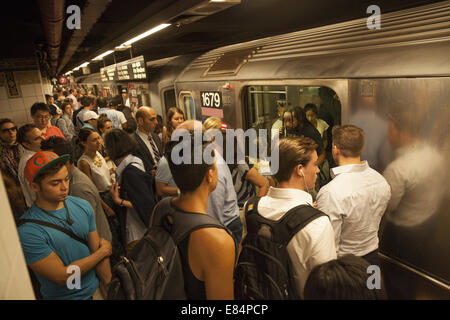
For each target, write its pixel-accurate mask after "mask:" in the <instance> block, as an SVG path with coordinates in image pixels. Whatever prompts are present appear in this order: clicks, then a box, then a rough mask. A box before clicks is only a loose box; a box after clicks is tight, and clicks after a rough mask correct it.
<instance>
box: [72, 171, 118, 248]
mask: <svg viewBox="0 0 450 320" xmlns="http://www.w3.org/2000/svg"><path fill="white" fill-rule="evenodd" d="M69 195H71V196H73V197H78V198H81V199H84V200H86V201H87V202H89V203H90V204H91V206H92V208H93V209H94V211H95V221H96V224H97V230H98V234H99V236H100V237H101V238H103V239H105V240H108V241H110V242H111V240H112V235H111V230H110V228H109V223H108V219H107V218H106V214H105V212H104V211H103V207H102V201H101V198H100V194H99V193H98V190H97V187H96V186H95V185H94V183H93V182H92V181H91V179H89V177H88V176H87V175H85V174H84V173H83V172H81V170H80V169H78V168H77V167H74V168H73V169H72V172H71V176H70V185H69Z"/></svg>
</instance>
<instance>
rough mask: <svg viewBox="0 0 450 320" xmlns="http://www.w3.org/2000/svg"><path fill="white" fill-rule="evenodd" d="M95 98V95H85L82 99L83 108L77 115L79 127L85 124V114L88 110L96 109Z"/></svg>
mask: <svg viewBox="0 0 450 320" xmlns="http://www.w3.org/2000/svg"><path fill="white" fill-rule="evenodd" d="M94 103H95V99H94V98H93V97H88V96H84V97H83V98H82V99H81V105H82V108H81V109H80V111H79V112H78V114H77V116H76V123H77V128H78V129H81V128H82V127H83V126H84V119H83V115H84V113H85V112H87V111H92V110H93V109H94Z"/></svg>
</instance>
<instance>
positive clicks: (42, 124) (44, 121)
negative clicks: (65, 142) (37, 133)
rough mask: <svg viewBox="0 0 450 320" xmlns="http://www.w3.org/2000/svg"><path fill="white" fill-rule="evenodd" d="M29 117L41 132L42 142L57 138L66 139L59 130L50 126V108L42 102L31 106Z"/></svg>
mask: <svg viewBox="0 0 450 320" xmlns="http://www.w3.org/2000/svg"><path fill="white" fill-rule="evenodd" d="M31 117H32V118H33V122H34V124H35V125H36V127H37V128H38V129H39V130H41V131H42V138H43V139H44V140H46V139H48V138H50V137H52V136H57V137H61V138H63V139H66V138H65V137H64V135H63V134H62V132H61V130H59V128H57V127H55V126H52V125H51V124H50V119H51V116H50V108H49V107H48V106H47V105H46V104H45V103H43V102H36V103H35V104H33V105H32V106H31Z"/></svg>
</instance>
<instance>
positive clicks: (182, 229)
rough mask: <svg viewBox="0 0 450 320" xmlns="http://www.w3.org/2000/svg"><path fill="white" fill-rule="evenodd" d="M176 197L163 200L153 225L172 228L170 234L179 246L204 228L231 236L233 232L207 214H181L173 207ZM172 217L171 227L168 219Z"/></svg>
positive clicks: (158, 207) (158, 206)
mask: <svg viewBox="0 0 450 320" xmlns="http://www.w3.org/2000/svg"><path fill="white" fill-rule="evenodd" d="M174 198H175V197H167V198H164V199H162V200H161V201H160V202H159V203H158V205H157V208H156V209H155V211H154V214H153V221H152V225H160V226H164V227H166V228H170V233H171V235H172V238H173V240H174V242H175V243H176V244H177V245H178V244H179V243H180V242H181V241H183V240H184V239H185V238H186V237H187V236H189V235H190V234H191V233H192V232H194V231H195V230H198V229H203V228H219V229H224V230H226V231H227V232H228V234H229V235H230V236H231V232H230V231H229V230H228V229H227V228H226V227H224V226H223V225H222V224H221V223H220V222H219V221H218V220H216V219H215V218H213V217H211V216H210V215H207V214H200V213H190V212H180V211H179V210H177V209H176V208H175V207H174V206H173V205H172V200H173V199H174ZM168 216H170V217H172V220H173V224H172V225H171V226H170V225H168V222H167V217H168Z"/></svg>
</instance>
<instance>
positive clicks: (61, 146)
mask: <svg viewBox="0 0 450 320" xmlns="http://www.w3.org/2000/svg"><path fill="white" fill-rule="evenodd" d="M41 150H42V151H53V152H54V153H56V154H57V155H58V156H62V155H64V154H68V155H69V156H70V158H69V162H70V163H71V164H72V163H73V159H74V150H73V145H72V143H70V142H68V141H66V140H65V139H63V138H61V137H57V136H51V137H50V138H48V139H47V140H43V141H42V142H41Z"/></svg>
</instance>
